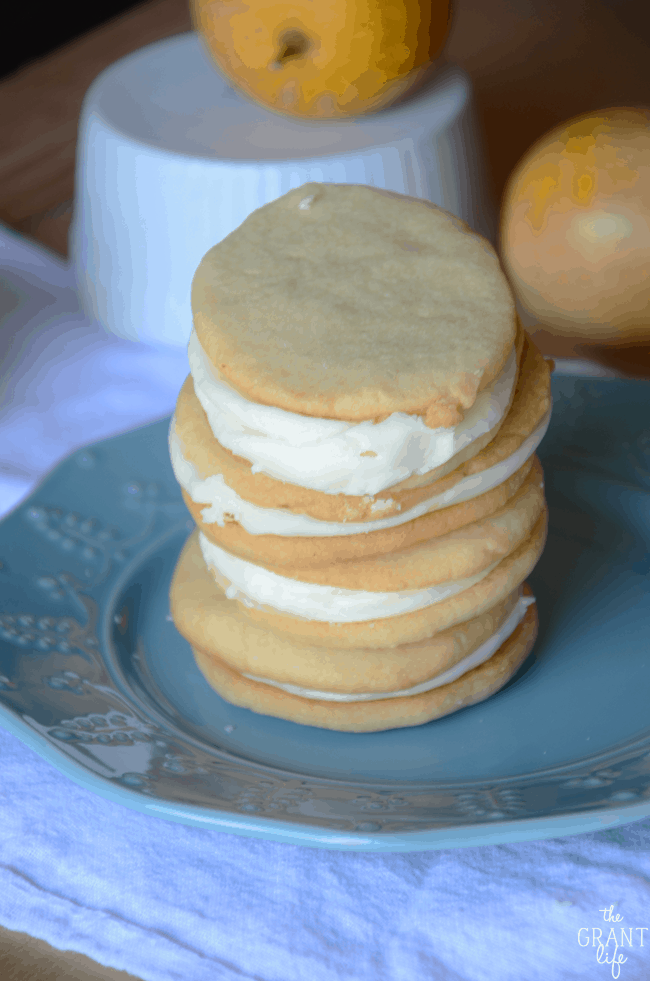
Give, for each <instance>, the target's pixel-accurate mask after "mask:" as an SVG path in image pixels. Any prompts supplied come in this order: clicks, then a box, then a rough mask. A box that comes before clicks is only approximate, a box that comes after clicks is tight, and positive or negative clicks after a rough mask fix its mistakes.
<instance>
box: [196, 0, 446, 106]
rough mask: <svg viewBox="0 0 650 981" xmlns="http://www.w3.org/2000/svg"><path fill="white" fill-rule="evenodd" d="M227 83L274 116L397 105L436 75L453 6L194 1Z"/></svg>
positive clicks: (438, 1)
mask: <svg viewBox="0 0 650 981" xmlns="http://www.w3.org/2000/svg"><path fill="white" fill-rule="evenodd" d="M191 10H192V17H193V21H194V25H195V27H196V29H197V30H198V31H199V32H200V33H201V34H202V35H203V37H204V39H205V41H206V43H207V45H208V48H209V50H210V53H211V55H212V57H213V58H214V60H215V62H216V64H217V66H218V67H219V69H220V70H221V71H222V72H223V74H224V75H225V76H226V77H227V78H228V79H229V80H230V81H231V82H232V83H233V84H234V85H236V86H238V87H239V88H241V89H242V91H243V92H245V93H246V94H247V95H248V96H249V97H251V98H252V99H254V100H255V101H256V102H258V103H261V104H262V105H264V106H265V107H266V108H268V109H273V110H276V111H279V112H282V113H285V114H289V115H292V116H303V117H310V118H316V119H327V118H341V117H345V116H352V115H360V114H363V113H367V112H373V111H376V110H377V109H382V108H384V107H385V106H388V105H392V104H394V103H396V102H398V101H400V100H401V99H403V98H404V96H405V95H408V94H409V93H411V92H413V91H414V90H415V89H416V88H417V87H419V86H420V85H421V84H422V83H423V82H424V81H425V80H426V79H427V78H428V77H429V76H430V74H431V71H432V69H433V67H434V61H435V59H436V57H437V56H438V55H439V53H440V51H441V50H442V47H443V44H444V42H445V39H446V37H447V34H448V31H449V25H450V7H449V0H388V2H387V0H293V2H287V0H284V2H275V3H274V2H273V0H191Z"/></svg>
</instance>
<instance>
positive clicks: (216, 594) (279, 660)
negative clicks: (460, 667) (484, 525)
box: [170, 541, 519, 692]
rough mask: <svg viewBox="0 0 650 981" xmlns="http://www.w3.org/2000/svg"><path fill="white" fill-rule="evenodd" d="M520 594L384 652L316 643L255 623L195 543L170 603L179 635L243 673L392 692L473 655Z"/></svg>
mask: <svg viewBox="0 0 650 981" xmlns="http://www.w3.org/2000/svg"><path fill="white" fill-rule="evenodd" d="M518 596H519V589H517V590H515V591H514V592H513V593H511V594H510V595H508V596H506V597H505V598H504V599H502V600H501V601H500V602H499V603H497V604H496V605H495V606H493V607H491V608H490V609H488V610H486V611H485V612H484V613H482V614H481V615H480V616H476V617H472V618H471V619H469V620H466V621H464V622H462V623H459V624H457V625H455V626H454V627H451V628H449V629H447V630H444V631H441V632H440V633H437V634H434V635H433V636H432V637H427V638H425V639H424V640H421V641H415V642H414V643H409V644H401V645H396V646H394V647H386V648H379V649H378V648H372V647H358V648H348V649H346V650H342V649H340V648H325V647H315V646H312V645H310V644H309V642H308V641H305V640H303V639H301V638H294V637H291V636H290V635H289V634H280V633H276V632H275V631H273V630H269V629H268V627H266V626H263V625H262V624H260V623H257V622H255V621H253V620H251V618H250V617H249V616H247V613H246V610H245V609H243V608H242V607H241V606H240V605H239V604H238V603H236V602H234V601H233V600H231V599H228V598H227V597H226V594H225V591H224V590H223V588H222V587H220V586H218V585H217V584H216V583H215V582H214V580H213V578H212V576H211V575H210V574H209V572H208V571H207V569H206V568H205V565H204V564H203V563H202V556H201V553H200V551H199V550H198V549H196V548H195V547H193V543H192V542H191V541H190V543H189V544H188V546H187V547H186V548H185V549H184V550H183V553H182V554H181V558H180V560H179V562H178V565H177V568H176V571H175V574H174V580H173V583H172V587H171V591H170V603H171V610H172V615H173V618H174V622H175V624H176V627H177V629H178V631H179V632H180V633H181V634H182V636H183V637H185V639H186V640H187V641H189V643H190V644H191V645H192V646H193V647H198V648H199V649H201V650H202V651H204V652H205V653H206V654H213V655H214V656H215V657H218V658H220V659H221V660H223V661H225V662H226V664H228V665H230V667H231V668H233V669H234V670H235V671H238V672H239V673H240V674H242V673H248V674H253V675H257V676H262V677H265V678H271V679H274V680H275V681H278V682H285V683H289V684H294V685H302V686H303V687H306V688H315V689H324V690H333V691H340V692H382V691H386V692H388V691H393V690H396V689H402V688H408V687H410V686H412V685H418V684H421V683H422V682H424V681H426V680H427V679H429V678H432V677H434V676H435V675H437V674H440V673H441V672H444V671H447V670H448V669H450V668H452V667H453V666H454V665H455V664H457V663H458V662H459V661H460V660H462V659H463V658H465V657H466V656H467V655H469V654H471V653H472V652H473V651H474V650H475V649H476V648H477V647H479V646H480V645H481V644H483V643H484V642H485V641H487V640H488V639H489V638H490V637H491V636H492V634H493V633H494V632H495V631H496V630H497V629H498V628H499V627H501V625H502V624H503V622H504V620H505V619H506V618H507V617H508V615H509V613H510V611H511V609H512V608H513V606H514V605H515V602H516V600H517V597H518Z"/></svg>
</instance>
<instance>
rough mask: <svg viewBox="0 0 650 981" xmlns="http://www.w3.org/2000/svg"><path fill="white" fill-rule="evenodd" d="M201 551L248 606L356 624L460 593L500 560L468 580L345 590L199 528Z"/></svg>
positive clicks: (224, 583) (227, 588) (222, 581)
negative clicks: (247, 553)
mask: <svg viewBox="0 0 650 981" xmlns="http://www.w3.org/2000/svg"><path fill="white" fill-rule="evenodd" d="M199 543H200V546H201V552H202V553H203V558H204V560H205V563H206V565H207V567H208V569H209V570H210V571H211V573H212V575H213V576H214V578H215V581H216V582H217V583H219V585H221V586H222V587H223V588H224V589H225V591H226V596H227V597H228V598H229V599H239V600H240V601H241V602H242V603H245V604H246V605H249V606H258V607H264V606H266V607H272V608H273V609H275V610H280V611H282V612H283V613H291V614H293V615H294V616H298V617H303V618H305V619H308V620H324V621H327V622H328V623H355V622H357V621H360V620H375V619H384V618H386V617H395V616H400V615H401V614H403V613H411V612H413V611H414V610H421V609H423V608H424V607H426V606H431V605H433V604H434V603H442V601H443V600H446V599H449V597H450V596H455V595H456V593H461V592H463V590H465V589H469V588H470V587H471V586H474V585H475V584H476V583H477V582H480V581H481V579H484V578H485V576H487V575H488V574H489V573H490V572H491V571H492V570H493V569H494V568H496V566H497V565H498V564H499V561H500V560H497V561H496V562H493V563H492V564H491V565H489V566H488V567H487V568H486V569H483V570H482V571H481V572H479V573H477V574H476V575H474V576H469V577H468V578H467V579H455V580H450V581H449V582H445V583H440V584H438V585H436V586H428V587H427V588H426V589H408V590H404V591H403V592H381V593H380V592H366V591H365V590H360V589H341V588H340V587H337V586H321V585H318V584H317V583H307V582H299V581H298V580H296V579H289V578H287V577H286V576H279V575H278V574H277V573H275V572H270V571H269V570H268V569H264V568H263V567H262V566H259V565H253V563H252V562H246V561H245V560H244V559H240V558H239V557H238V556H236V555H231V554H230V552H226V551H225V550H224V549H222V548H219V546H218V545H215V544H214V543H213V542H211V541H209V540H208V539H207V538H206V537H205V535H204V534H203V533H202V532H199Z"/></svg>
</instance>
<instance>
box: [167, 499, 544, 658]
mask: <svg viewBox="0 0 650 981" xmlns="http://www.w3.org/2000/svg"><path fill="white" fill-rule="evenodd" d="M546 527H547V512H546V510H545V511H544V512H543V513H542V515H541V516H540V518H539V519H538V521H537V523H536V525H535V527H534V528H533V531H532V533H531V535H530V538H529V539H528V540H527V541H525V542H523V543H522V544H521V545H520V546H519V548H517V549H515V551H514V552H512V553H511V554H510V555H508V556H507V557H506V558H505V559H503V560H502V561H501V562H499V564H498V565H497V566H496V567H495V568H494V569H493V570H492V571H491V572H489V573H488V574H487V575H486V576H485V577H484V578H483V579H481V580H480V582H478V583H476V584H475V585H474V586H471V587H470V588H469V589H466V590H463V592H461V593H457V594H456V595H455V596H452V597H450V598H448V599H446V600H443V601H442V602H440V603H435V604H433V605H431V606H428V607H425V608H424V609H421V610H416V611H415V612H412V613H406V614H402V615H400V616H393V617H384V618H380V619H376V620H371V621H358V622H353V623H330V622H328V621H323V620H308V619H304V618H302V617H297V616H293V615H291V614H289V613H282V612H280V611H279V610H274V609H272V608H271V607H268V606H265V607H256V606H244V605H243V604H242V603H240V602H239V600H236V599H235V600H231V601H230V602H232V604H233V607H232V610H233V616H236V617H238V618H239V617H243V618H244V619H245V620H247V621H250V622H251V623H252V624H254V625H256V626H258V627H261V628H263V629H264V630H271V631H274V632H275V633H276V634H278V635H279V636H280V637H288V638H289V639H290V640H291V642H292V643H294V644H300V645H303V644H307V645H309V646H311V647H325V648H339V649H342V650H351V649H355V648H360V647H364V648H371V649H373V650H377V649H378V648H384V647H397V646H398V645H400V644H408V643H413V642H416V641H424V640H426V639H427V638H430V637H433V635H434V634H437V633H440V632H441V631H443V630H447V629H448V628H450V627H454V626H456V625H457V624H459V623H463V622H464V621H465V620H469V619H472V618H474V617H477V616H481V615H482V614H483V613H485V612H487V611H488V610H490V609H492V608H493V607H495V606H496V605H497V604H499V603H501V602H503V601H504V600H505V599H506V598H507V597H508V596H509V595H510V594H511V593H512V592H513V591H514V590H515V589H517V588H518V587H519V586H520V585H521V583H522V582H523V581H524V579H525V578H526V576H528V575H529V573H530V572H531V571H532V569H533V568H534V567H535V565H536V563H537V561H538V560H539V557H540V555H541V554H542V551H543V549H544V544H545V541H546ZM198 535H199V533H198V530H195V531H193V532H192V534H191V535H190V536H189V538H188V540H187V542H186V544H185V547H184V551H183V553H182V554H181V559H180V560H179V563H178V566H177V575H181V573H180V572H179V570H181V569H182V570H183V571H182V577H183V581H184V583H185V589H186V591H190V590H192V589H193V588H195V587H196V588H197V589H200V588H201V586H200V583H201V581H203V580H205V579H206V578H208V579H209V580H212V576H211V575H210V572H209V570H208V569H207V568H206V566H205V562H204V560H203V555H202V553H201V548H200V546H199V541H198ZM177 581H178V580H177V579H176V576H175V578H174V582H177ZM212 582H214V580H212ZM174 589H175V587H174V585H172V591H171V597H170V598H171V601H172V605H173V609H172V616H173V617H174V619H175V620H176V619H177V621H178V622H179V623H180V622H182V619H181V618H182V610H181V609H180V608H179V606H178V603H175V602H174V597H175V596H178V594H177V593H175V592H174ZM235 611H236V613H235Z"/></svg>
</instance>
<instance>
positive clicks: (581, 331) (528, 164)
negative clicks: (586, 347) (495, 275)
mask: <svg viewBox="0 0 650 981" xmlns="http://www.w3.org/2000/svg"><path fill="white" fill-rule="evenodd" d="M500 239H501V241H500V246H501V257H502V260H503V263H504V266H505V269H506V272H507V274H508V276H509V278H510V281H511V284H512V286H513V288H514V290H515V292H516V293H517V295H518V297H519V299H520V300H521V302H522V304H523V306H524V307H525V308H527V309H528V311H529V312H530V313H532V314H533V315H534V316H535V317H536V318H537V319H538V320H539V321H540V322H541V323H543V325H544V326H547V325H548V328H549V329H550V330H552V331H553V332H554V333H557V334H563V335H565V336H566V335H576V336H581V337H584V338H586V339H591V340H593V341H596V342H609V341H617V342H621V341H623V342H630V343H634V342H643V341H647V340H649V339H650V111H648V110H646V109H640V108H626V107H616V108H612V109H604V110H602V111H601V112H598V113H592V114H589V115H584V116H578V117H576V118H574V119H572V120H570V121H568V122H566V123H563V124H562V125H561V126H558V127H557V128H556V129H554V130H552V131H551V132H550V133H548V134H547V135H546V136H544V137H543V138H542V139H540V140H538V142H537V143H535V144H534V145H533V146H532V147H531V149H530V150H529V151H528V152H527V153H526V154H525V156H524V157H523V159H522V160H521V161H520V162H519V164H518V165H517V167H516V169H515V171H514V172H513V174H512V175H511V177H510V179H509V181H508V184H507V187H506V190H505V193H504V197H503V207H502V212H501V228H500Z"/></svg>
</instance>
